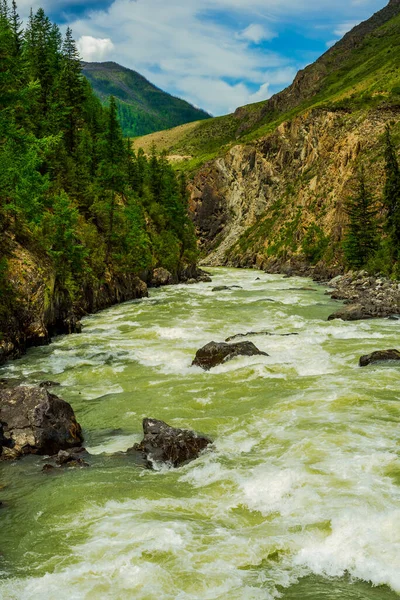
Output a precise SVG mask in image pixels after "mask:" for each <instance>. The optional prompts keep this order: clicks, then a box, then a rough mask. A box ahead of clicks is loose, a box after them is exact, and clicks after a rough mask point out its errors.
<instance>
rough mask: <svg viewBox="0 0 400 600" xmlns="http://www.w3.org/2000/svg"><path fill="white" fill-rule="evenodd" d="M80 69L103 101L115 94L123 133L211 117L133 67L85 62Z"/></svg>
mask: <svg viewBox="0 0 400 600" xmlns="http://www.w3.org/2000/svg"><path fill="white" fill-rule="evenodd" d="M83 73H84V75H85V76H86V77H87V79H88V80H89V81H90V83H91V85H92V88H93V90H94V92H95V94H96V95H97V96H98V97H99V98H100V100H101V101H102V102H103V103H105V102H107V100H108V98H109V96H111V95H112V96H115V98H116V100H117V104H118V113H119V118H120V122H121V126H122V130H123V132H124V135H125V136H128V137H136V136H139V135H146V134H148V133H152V132H155V131H161V130H163V129H169V128H171V127H176V126H178V125H182V124H184V123H189V122H192V121H200V120H204V119H208V118H209V117H210V115H209V114H208V113H206V112H205V111H203V110H200V109H198V108H195V107H194V106H192V105H191V104H189V103H188V102H185V100H181V99H180V98H175V97H174V96H171V95H170V94H167V93H165V92H163V91H162V90H160V89H159V88H157V87H155V86H154V85H153V84H151V83H150V82H149V81H147V79H145V78H144V77H142V75H140V74H139V73H136V71H132V70H130V69H126V68H125V67H121V66H120V65H118V64H116V63H113V62H105V63H84V64H83Z"/></svg>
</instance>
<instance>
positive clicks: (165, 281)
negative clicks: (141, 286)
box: [151, 267, 174, 287]
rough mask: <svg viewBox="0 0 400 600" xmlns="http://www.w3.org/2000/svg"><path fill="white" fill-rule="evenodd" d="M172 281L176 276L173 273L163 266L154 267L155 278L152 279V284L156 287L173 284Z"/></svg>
mask: <svg viewBox="0 0 400 600" xmlns="http://www.w3.org/2000/svg"><path fill="white" fill-rule="evenodd" d="M172 283H174V278H173V276H172V274H171V273H170V272H169V271H167V269H163V268H162V267H160V268H158V269H154V271H153V279H152V281H151V284H152V285H153V286H154V287H161V286H164V285H171V284H172Z"/></svg>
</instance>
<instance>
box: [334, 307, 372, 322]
mask: <svg viewBox="0 0 400 600" xmlns="http://www.w3.org/2000/svg"><path fill="white" fill-rule="evenodd" d="M374 316H375V315H374V314H373V313H372V312H371V311H370V310H369V309H368V308H366V307H364V306H361V304H350V305H349V306H343V308H341V309H339V310H338V311H336V312H335V313H333V314H332V315H329V317H328V321H334V320H335V319H341V320H342V321H360V320H361V319H373V318H374Z"/></svg>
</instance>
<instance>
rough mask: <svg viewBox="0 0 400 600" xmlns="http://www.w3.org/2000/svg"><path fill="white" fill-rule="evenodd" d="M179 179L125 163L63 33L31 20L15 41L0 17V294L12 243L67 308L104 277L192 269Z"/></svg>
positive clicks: (7, 17)
mask: <svg viewBox="0 0 400 600" xmlns="http://www.w3.org/2000/svg"><path fill="white" fill-rule="evenodd" d="M187 204H188V197H187V192H186V182H185V180H184V178H183V176H182V177H181V176H179V175H176V174H175V172H174V171H173V169H172V168H171V166H170V165H169V163H168V161H167V159H166V157H165V156H162V155H160V156H158V155H157V154H156V152H155V151H154V152H152V153H151V155H149V156H146V155H145V154H144V153H143V152H142V151H139V152H137V153H135V152H134V151H133V150H132V149H131V145H130V142H129V140H127V139H124V138H123V135H122V131H121V127H120V124H119V120H118V110H117V105H116V101H115V99H114V98H112V97H111V98H110V100H109V102H108V105H107V107H104V106H102V104H101V103H100V101H99V100H98V99H97V98H96V97H95V95H94V94H93V92H92V89H91V87H90V84H89V83H88V81H87V80H86V79H85V77H84V76H83V75H82V65H81V60H80V56H79V54H78V51H77V47H76V44H75V41H74V39H73V36H72V32H71V30H70V29H68V30H67V31H66V34H65V36H62V35H61V32H60V30H59V28H58V26H57V25H55V24H53V23H52V22H51V21H50V19H49V18H48V17H47V16H46V14H45V12H44V11H43V10H42V9H39V10H38V11H37V12H36V13H32V12H31V15H30V18H29V22H28V24H27V27H26V28H25V29H23V27H22V23H21V20H20V17H19V15H18V11H17V6H16V3H15V0H13V2H12V4H11V5H10V4H9V3H8V2H7V0H2V2H1V5H0V231H1V236H0V257H1V258H0V294H1V298H2V300H1V306H2V311H3V312H4V311H7V306H8V305H9V304H10V303H12V302H13V301H14V300H13V297H12V294H13V292H12V289H11V287H10V285H9V278H8V273H7V271H8V261H9V258H10V253H11V252H12V246H13V244H15V243H19V244H21V245H22V246H24V247H29V248H30V249H34V251H35V252H36V253H40V254H41V255H42V256H43V257H44V258H45V260H50V261H51V262H52V265H53V267H54V270H55V273H56V281H57V286H58V288H60V289H63V290H64V291H66V292H67V293H68V294H69V295H70V297H71V299H72V300H75V299H76V298H77V297H79V293H80V290H81V289H82V286H83V284H85V285H88V284H89V285H90V282H91V281H97V282H98V281H101V280H102V278H104V277H105V275H106V273H108V274H110V273H111V274H118V273H122V274H126V273H132V274H140V275H141V276H142V277H143V278H144V279H146V274H147V273H149V272H151V270H152V269H154V268H155V267H165V268H167V269H168V270H170V271H171V273H173V274H176V273H178V271H179V269H180V268H181V267H182V265H187V264H193V263H195V261H196V257H197V249H196V240H195V234H194V228H193V225H192V223H191V221H190V220H189V218H188V214H187Z"/></svg>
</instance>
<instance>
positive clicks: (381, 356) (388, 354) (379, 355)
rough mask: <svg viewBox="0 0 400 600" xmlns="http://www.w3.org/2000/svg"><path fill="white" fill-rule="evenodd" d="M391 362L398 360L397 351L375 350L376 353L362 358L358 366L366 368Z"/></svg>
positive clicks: (399, 353)
mask: <svg viewBox="0 0 400 600" xmlns="http://www.w3.org/2000/svg"><path fill="white" fill-rule="evenodd" d="M393 360H396V361H399V360H400V352H399V351H398V350H377V351H376V352H371V354H366V355H365V356H362V357H361V358H360V362H359V365H360V367H366V366H368V365H371V364H374V363H377V362H387V361H393Z"/></svg>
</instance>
